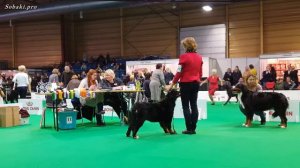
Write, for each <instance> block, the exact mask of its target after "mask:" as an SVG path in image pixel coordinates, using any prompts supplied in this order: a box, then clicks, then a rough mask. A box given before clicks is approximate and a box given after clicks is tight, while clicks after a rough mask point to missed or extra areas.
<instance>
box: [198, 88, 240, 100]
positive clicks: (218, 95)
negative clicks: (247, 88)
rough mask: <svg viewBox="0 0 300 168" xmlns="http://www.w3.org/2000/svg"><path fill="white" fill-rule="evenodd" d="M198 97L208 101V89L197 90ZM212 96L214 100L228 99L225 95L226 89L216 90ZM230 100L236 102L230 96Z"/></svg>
mask: <svg viewBox="0 0 300 168" xmlns="http://www.w3.org/2000/svg"><path fill="white" fill-rule="evenodd" d="M198 98H200V99H205V100H207V101H210V99H209V96H208V91H199V92H198ZM213 98H214V101H216V102H226V101H227V99H228V95H227V92H226V91H216V92H215V95H214V96H213ZM232 101H234V102H236V98H235V97H232V98H231V99H230V102H232Z"/></svg>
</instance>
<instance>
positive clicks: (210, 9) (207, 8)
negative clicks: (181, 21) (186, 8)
mask: <svg viewBox="0 0 300 168" xmlns="http://www.w3.org/2000/svg"><path fill="white" fill-rule="evenodd" d="M202 9H203V10H204V11H205V12H210V11H212V7H211V6H209V5H205V6H202Z"/></svg>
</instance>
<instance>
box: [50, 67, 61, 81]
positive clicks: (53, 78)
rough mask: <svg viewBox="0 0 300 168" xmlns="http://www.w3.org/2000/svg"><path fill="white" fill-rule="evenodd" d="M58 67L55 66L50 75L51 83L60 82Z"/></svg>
mask: <svg viewBox="0 0 300 168" xmlns="http://www.w3.org/2000/svg"><path fill="white" fill-rule="evenodd" d="M58 72H59V71H58V69H56V68H54V69H53V70H52V74H51V75H50V76H49V83H58V82H59V80H58Z"/></svg>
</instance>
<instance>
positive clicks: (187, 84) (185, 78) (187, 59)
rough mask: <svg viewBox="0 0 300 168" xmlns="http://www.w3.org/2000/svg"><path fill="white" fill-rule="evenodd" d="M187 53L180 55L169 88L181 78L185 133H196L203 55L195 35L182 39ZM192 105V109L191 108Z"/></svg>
mask: <svg viewBox="0 0 300 168" xmlns="http://www.w3.org/2000/svg"><path fill="white" fill-rule="evenodd" d="M181 44H182V45H183V47H184V49H185V53H184V54H182V55H180V57H179V65H178V69H177V73H176V75H175V77H174V79H173V81H172V84H171V86H170V88H169V89H172V87H173V86H174V85H175V84H176V83H177V82H178V80H179V79H180V84H179V86H180V95H181V103H182V108H183V114H184V119H185V125H186V130H185V131H182V133H183V134H196V127H197V122H198V115H199V112H198V107H197V98H198V90H199V83H200V80H201V78H202V65H203V61H202V56H201V55H200V54H197V52H196V50H197V43H196V40H195V39H194V38H193V37H187V38H184V39H183V40H182V41H181ZM151 94H152V92H151ZM151 97H152V95H151ZM190 107H191V109H190Z"/></svg>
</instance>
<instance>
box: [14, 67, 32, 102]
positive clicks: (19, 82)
mask: <svg viewBox="0 0 300 168" xmlns="http://www.w3.org/2000/svg"><path fill="white" fill-rule="evenodd" d="M18 70H19V72H18V73H17V74H16V75H15V76H14V78H13V80H12V81H13V82H14V89H15V88H16V89H17V93H18V95H19V96H20V98H21V99H22V98H26V93H27V89H28V86H29V78H28V74H27V73H25V72H26V67H25V66H24V65H20V66H19V67H18Z"/></svg>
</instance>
